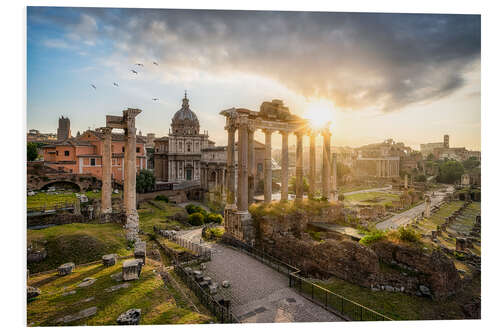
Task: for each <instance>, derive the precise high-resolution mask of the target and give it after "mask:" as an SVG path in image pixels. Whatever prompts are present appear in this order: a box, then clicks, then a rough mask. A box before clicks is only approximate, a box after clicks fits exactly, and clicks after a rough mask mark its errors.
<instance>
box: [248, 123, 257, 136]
mask: <svg viewBox="0 0 500 333" xmlns="http://www.w3.org/2000/svg"><path fill="white" fill-rule="evenodd" d="M256 129H257V128H256V127H255V124H253V123H251V122H250V123H248V132H249V133H252V134H253V133H254V132H255V130H256Z"/></svg>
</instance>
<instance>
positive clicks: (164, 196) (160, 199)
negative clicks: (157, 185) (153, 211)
mask: <svg viewBox="0 0 500 333" xmlns="http://www.w3.org/2000/svg"><path fill="white" fill-rule="evenodd" d="M155 200H157V201H164V202H166V203H168V197H167V196H166V195H163V194H159V195H157V196H156V197H155Z"/></svg>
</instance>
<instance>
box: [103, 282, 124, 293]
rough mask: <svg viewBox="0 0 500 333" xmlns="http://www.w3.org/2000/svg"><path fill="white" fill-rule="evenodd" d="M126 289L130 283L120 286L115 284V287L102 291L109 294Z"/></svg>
mask: <svg viewBox="0 0 500 333" xmlns="http://www.w3.org/2000/svg"><path fill="white" fill-rule="evenodd" d="M128 287H130V283H128V282H125V283H122V284H117V285H115V286H111V287H109V288H106V289H104V291H105V292H108V293H110V292H113V291H117V290H119V289H122V288H128Z"/></svg>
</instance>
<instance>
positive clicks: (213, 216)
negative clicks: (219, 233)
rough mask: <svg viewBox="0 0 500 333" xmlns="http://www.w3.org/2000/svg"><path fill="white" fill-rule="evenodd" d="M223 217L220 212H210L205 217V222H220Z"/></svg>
mask: <svg viewBox="0 0 500 333" xmlns="http://www.w3.org/2000/svg"><path fill="white" fill-rule="evenodd" d="M223 220H224V218H223V217H222V215H220V214H215V213H210V214H208V216H207V217H206V219H205V223H219V224H220V223H222V221H223Z"/></svg>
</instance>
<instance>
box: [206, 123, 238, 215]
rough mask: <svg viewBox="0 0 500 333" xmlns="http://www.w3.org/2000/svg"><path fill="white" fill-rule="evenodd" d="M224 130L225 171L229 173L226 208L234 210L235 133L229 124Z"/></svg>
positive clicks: (232, 126) (234, 129)
mask: <svg viewBox="0 0 500 333" xmlns="http://www.w3.org/2000/svg"><path fill="white" fill-rule="evenodd" d="M226 130H227V170H228V171H229V177H228V178H227V206H228V208H234V207H235V206H234V203H235V201H234V199H235V191H236V189H235V185H236V182H235V180H236V172H235V171H236V170H235V165H234V132H235V131H236V128H235V127H234V125H232V124H230V125H229V126H226ZM207 176H209V175H207ZM207 183H208V179H207Z"/></svg>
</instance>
